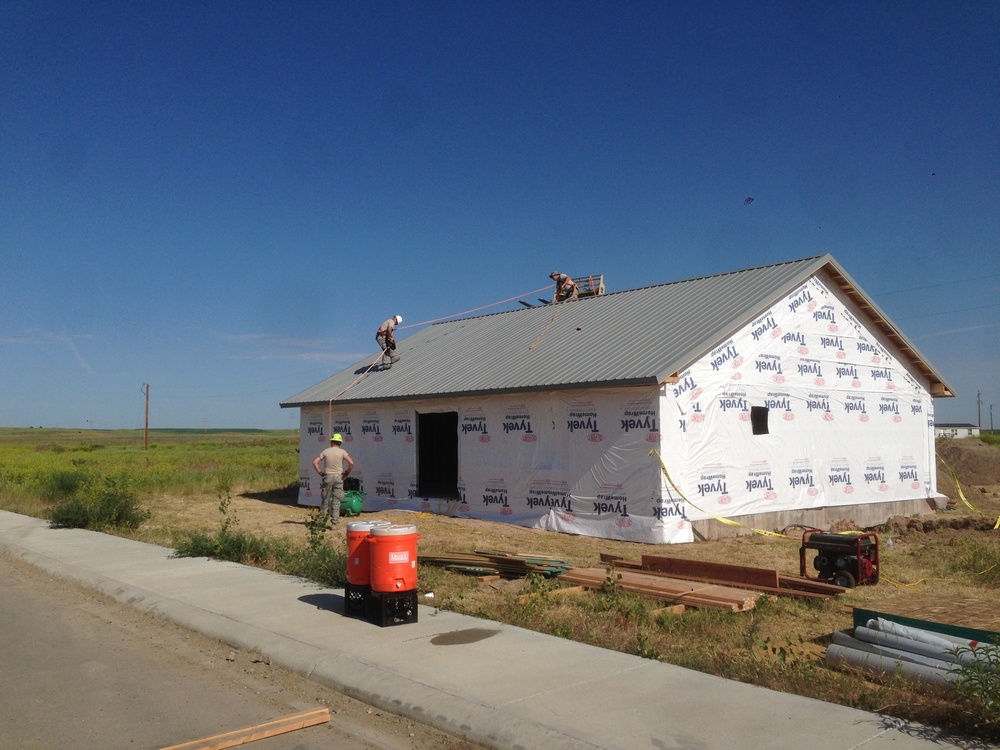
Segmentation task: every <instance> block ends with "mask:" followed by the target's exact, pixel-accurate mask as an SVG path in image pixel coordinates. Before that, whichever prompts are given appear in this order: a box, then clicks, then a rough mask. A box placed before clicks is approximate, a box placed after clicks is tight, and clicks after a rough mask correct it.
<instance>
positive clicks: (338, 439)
mask: <svg viewBox="0 0 1000 750" xmlns="http://www.w3.org/2000/svg"><path fill="white" fill-rule="evenodd" d="M330 442H331V443H342V442H344V438H343V437H342V436H341V434H340V433H339V432H335V433H333V434H332V435H331V436H330Z"/></svg>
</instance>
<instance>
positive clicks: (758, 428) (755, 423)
mask: <svg viewBox="0 0 1000 750" xmlns="http://www.w3.org/2000/svg"><path fill="white" fill-rule="evenodd" d="M767 411H768V410H767V407H766V406H751V407H750V427H751V428H752V429H753V434H754V435H767Z"/></svg>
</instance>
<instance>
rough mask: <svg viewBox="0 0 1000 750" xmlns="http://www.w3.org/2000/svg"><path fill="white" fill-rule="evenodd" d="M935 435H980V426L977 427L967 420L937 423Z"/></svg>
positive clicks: (961, 436) (953, 436)
mask: <svg viewBox="0 0 1000 750" xmlns="http://www.w3.org/2000/svg"><path fill="white" fill-rule="evenodd" d="M934 437H935V438H941V437H946V438H967V437H979V428H978V427H976V426H975V425H974V424H968V423H965V422H962V423H955V424H935V425H934Z"/></svg>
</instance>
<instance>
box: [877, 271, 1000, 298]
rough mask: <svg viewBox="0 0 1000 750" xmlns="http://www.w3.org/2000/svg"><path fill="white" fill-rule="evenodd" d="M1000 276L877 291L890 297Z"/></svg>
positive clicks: (998, 274)
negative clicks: (891, 295)
mask: <svg viewBox="0 0 1000 750" xmlns="http://www.w3.org/2000/svg"><path fill="white" fill-rule="evenodd" d="M997 276H1000V273H991V274H987V275H986V276H972V277H970V278H968V279H956V280H955V281H942V282H940V283H938V284H928V285H927V286H915V287H910V288H909V289H896V290H894V291H891V292H875V296H876V297H888V296H889V295H890V294H903V293H904V292H919V291H921V290H923V289H934V288H935V287H939V286H950V285H951V284H964V283H965V282H967V281H980V280H982V279H993V278H996V277H997Z"/></svg>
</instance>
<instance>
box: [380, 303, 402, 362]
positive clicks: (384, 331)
mask: <svg viewBox="0 0 1000 750" xmlns="http://www.w3.org/2000/svg"><path fill="white" fill-rule="evenodd" d="M402 322H403V316H402V315H393V316H392V317H391V318H389V319H388V320H387V321H385V322H384V323H383V324H382V326H381V327H380V328H379V329H378V333H376V334H375V340H376V341H377V342H378V345H379V346H380V347H381V348H382V369H383V370H388V369H389V368H390V367H392V363H393V362H396V361H398V360H399V357H397V356H396V355H395V354H394V352H395V351H396V339H395V337H394V336H393V335H392V331H393V329H394V328H395V327H396V326H398V325H399V324H400V323H402Z"/></svg>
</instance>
